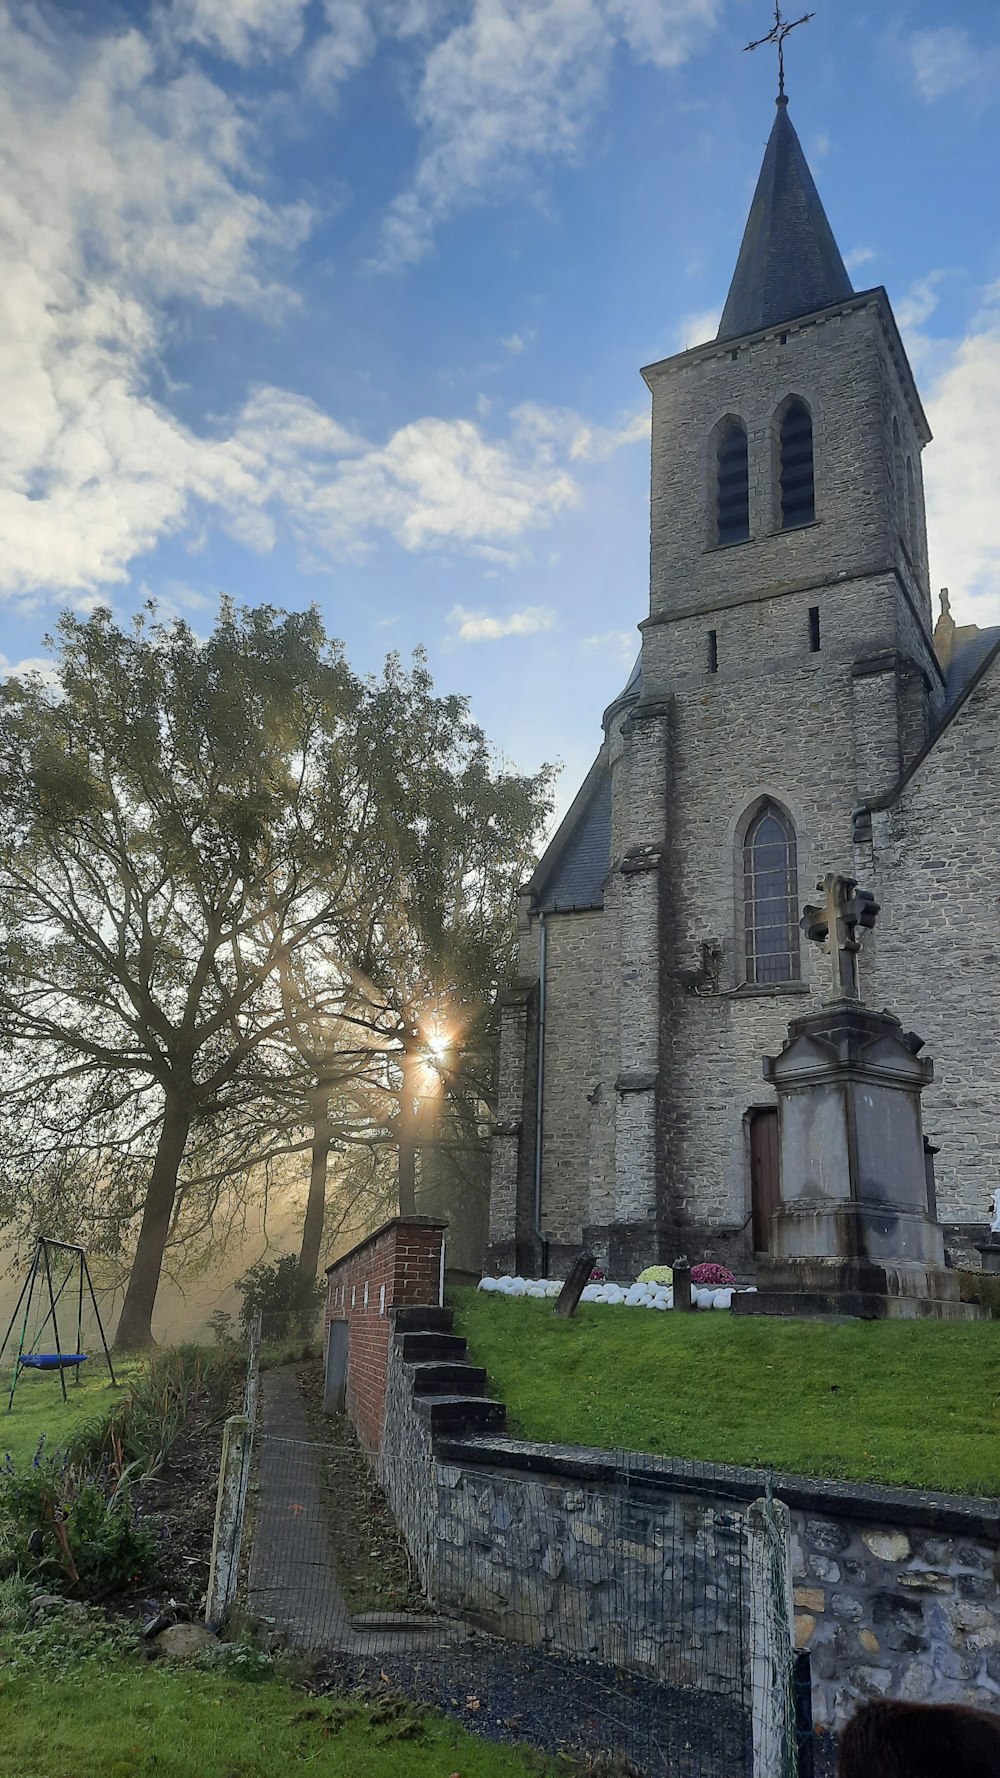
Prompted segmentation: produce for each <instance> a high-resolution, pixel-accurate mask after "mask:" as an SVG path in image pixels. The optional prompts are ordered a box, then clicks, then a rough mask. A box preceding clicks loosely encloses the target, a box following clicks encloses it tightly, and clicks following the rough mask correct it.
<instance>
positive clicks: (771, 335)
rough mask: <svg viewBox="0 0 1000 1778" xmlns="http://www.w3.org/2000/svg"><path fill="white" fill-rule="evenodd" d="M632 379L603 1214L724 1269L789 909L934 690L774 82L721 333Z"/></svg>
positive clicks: (897, 515)
mask: <svg viewBox="0 0 1000 1778" xmlns="http://www.w3.org/2000/svg"><path fill="white" fill-rule="evenodd" d="M642 374H643V377H644V378H645V381H646V383H647V385H648V387H649V389H650V391H651V394H652V399H653V421H652V490H651V525H650V543H651V547H650V605H649V615H648V617H647V618H646V619H645V620H644V622H643V623H642V624H641V626H640V628H641V630H642V672H641V690H640V692H639V695H638V698H637V699H634V700H633V701H632V702H631V703H630V704H629V705H628V706H627V707H626V708H623V710H622V712H621V714H620V717H619V718H618V719H617V724H616V727H615V730H614V732H613V733H612V735H611V759H612V775H613V785H614V793H613V795H614V809H615V818H614V821H613V826H612V836H613V838H612V860H611V871H612V875H611V880H610V881H611V883H613V888H609V890H608V892H607V898H606V905H614V904H615V903H616V904H617V931H618V935H619V943H620V981H621V994H620V1045H619V1064H620V1068H619V1076H618V1080H617V1083H616V1087H617V1096H616V1126H617V1127H616V1145H615V1146H616V1162H615V1172H616V1184H615V1210H614V1214H615V1218H616V1222H617V1223H618V1225H619V1226H620V1230H621V1233H620V1237H619V1241H618V1246H619V1250H620V1252H621V1253H622V1254H623V1256H624V1255H626V1254H627V1255H629V1256H632V1255H634V1256H635V1257H640V1256H641V1255H642V1253H643V1252H644V1251H648V1252H650V1253H651V1254H655V1256H656V1257H660V1255H661V1252H662V1250H663V1248H664V1245H666V1246H668V1247H669V1246H673V1247H675V1248H676V1249H677V1250H678V1251H679V1250H681V1248H683V1247H684V1246H685V1245H686V1244H690V1245H692V1246H695V1245H699V1244H700V1245H702V1246H704V1245H705V1244H706V1242H707V1243H709V1244H710V1245H711V1247H712V1250H713V1251H717V1252H719V1254H720V1257H721V1254H722V1252H724V1251H726V1250H727V1247H728V1249H729V1250H731V1252H732V1255H733V1257H734V1258H740V1257H744V1258H745V1257H746V1253H747V1249H748V1247H749V1246H750V1243H751V1234H750V1231H751V1229H752V1227H753V1220H752V1219H753V1215H754V1212H755V1197H754V1193H755V1190H756V1186H755V1184H754V1180H753V1177H752V1175H753V1164H754V1163H753V1143H752V1142H751V1135H750V1131H751V1123H752V1120H753V1119H754V1117H757V1118H758V1133H757V1137H755V1138H754V1141H756V1143H757V1148H758V1149H759V1150H760V1152H764V1151H765V1150H766V1149H767V1142H766V1140H764V1141H762V1139H760V1128H761V1127H762V1126H760V1122H759V1120H760V1118H761V1117H763V1116H764V1114H765V1113H766V1114H768V1115H770V1114H771V1110H772V1108H773V1104H774V1100H773V1091H772V1089H771V1088H769V1087H766V1086H765V1085H764V1083H763V1081H762V1077H761V1065H760V1058H761V1056H762V1055H765V1054H768V1053H771V1051H772V1050H774V1049H777V1048H779V1047H780V1043H781V1041H782V1038H783V1036H784V1032H785V1030H786V1027H787V1023H788V1019H789V1016H790V1015H791V1013H792V1012H793V1011H798V1010H800V1009H801V1010H802V1011H805V1010H806V1009H807V1007H808V1005H809V1002H810V996H811V995H812V988H811V984H810V979H809V971H810V964H809V959H808V958H807V957H805V956H804V954H803V952H802V948H801V945H800V942H799V939H800V935H799V932H798V917H799V913H800V911H801V906H800V904H801V901H802V900H803V899H804V898H805V896H806V895H807V894H808V893H809V892H810V891H811V889H812V887H813V883H814V880H815V877H816V875H817V873H818V874H819V875H822V874H823V873H824V872H826V871H828V870H834V871H838V870H839V871H842V872H843V874H845V875H850V874H851V868H850V867H851V863H852V851H851V812H852V810H853V809H855V808H856V807H857V806H858V804H859V803H861V802H863V801H864V800H865V799H867V798H870V797H876V796H879V795H881V794H883V793H885V792H886V791H888V790H889V789H890V788H891V787H892V786H893V785H894V784H895V783H896V782H897V780H898V779H899V777H900V775H901V773H902V772H903V771H904V770H905V769H906V767H907V765H908V764H909V763H910V761H911V760H912V759H913V758H914V757H915V755H916V754H917V752H918V751H919V750H920V748H921V747H922V746H923V743H924V741H925V739H926V738H927V735H928V733H929V731H930V727H931V724H932V723H933V721H934V718H935V716H936V714H937V712H938V711H939V710H940V708H941V705H942V699H943V675H942V672H941V669H940V667H939V665H938V661H937V657H936V655H935V653H934V648H933V643H932V639H931V624H932V619H931V601H930V587H929V581H928V567H927V547H926V532H925V522H924V506H923V482H922V476H921V468H920V456H921V452H922V450H923V448H924V446H925V445H926V444H927V443H928V441H929V439H930V430H929V428H928V425H927V420H926V417H925V415H924V411H923V408H922V406H921V402H920V397H919V395H918V392H917V389H916V385H915V383H914V380H913V375H912V372H911V370H910V367H909V364H908V362H907V358H906V354H905V351H904V348H903V345H902V342H901V339H900V335H899V331H898V328H897V326H896V322H895V319H894V317H893V314H892V309H891V306H890V303H889V299H888V296H887V295H886V292H885V290H884V289H882V288H880V287H879V288H875V289H871V290H865V291H860V292H858V291H855V290H854V289H853V287H852V284H851V280H850V277H849V276H848V272H847V269H846V267H845V265H844V261H843V258H842V257H841V254H840V250H839V248H838V246H837V242H836V240H835V238H834V234H833V231H832V229H831V227H830V224H829V222H828V220H827V217H826V214H825V211H824V209H823V205H822V203H821V201H820V198H819V194H818V192H817V190H816V186H815V183H814V181H813V178H812V175H811V173H810V171H809V167H808V165H807V163H806V159H805V155H804V153H803V151H802V147H801V144H800V142H799V139H798V136H797V135H796V132H795V129H794V127H793V125H792V122H791V118H790V116H789V111H788V102H787V99H786V97H785V94H784V92H783V91H782V92H781V93H780V94H779V97H778V103H777V113H776V116H775V120H774V126H773V128H772V131H771V135H770V139H769V141H768V144H767V149H766V152H765V155H764V160H763V165H762V167H761V172H760V177H759V180H758V183H757V188H756V192H755V195H754V199H753V204H752V206H751V210H750V215H749V218H748V221H747V225H746V229H745V231H744V235H743V241H742V245H741V247H740V251H739V257H738V260H737V264H736V270H735V273H734V275H733V280H732V284H731V287H730V290H729V295H728V297H727V300H726V304H725V309H724V311H723V315H722V322H721V325H720V328H719V332H718V335H717V337H716V338H715V339H714V340H711V341H709V342H707V343H706V344H704V345H702V346H696V347H694V348H692V349H690V350H688V351H685V352H681V353H678V354H676V355H675V356H673V357H671V358H667V359H664V360H662V361H661V362H659V363H656V364H652V365H650V366H648V367H647V368H646V369H645V370H644V371H643V373H642ZM789 996H792V997H793V1002H794V997H800V999H799V1000H798V1001H797V1002H794V1003H793V1004H792V1005H790V1004H789V998H788V997H789ZM654 1007H655V1009H656V1011H655V1016H654ZM761 1189H764V1188H763V1187H762V1188H761ZM695 1207H697V1208H695ZM757 1226H758V1227H766V1226H767V1218H766V1217H758V1218H757ZM644 1230H647V1231H648V1239H647V1237H646V1235H645V1234H644V1232H643V1231H644ZM664 1230H666V1231H669V1233H668V1234H667V1235H666V1236H664V1233H663V1231H664ZM654 1231H657V1233H656V1236H655V1238H654ZM708 1231H711V1233H708Z"/></svg>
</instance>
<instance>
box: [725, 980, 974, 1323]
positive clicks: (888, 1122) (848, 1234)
mask: <svg viewBox="0 0 1000 1778" xmlns="http://www.w3.org/2000/svg"><path fill="white" fill-rule="evenodd" d="M922 1047H923V1045H922V1043H921V1040H920V1039H919V1038H918V1037H915V1036H914V1035H913V1034H912V1032H904V1031H903V1028H902V1025H901V1024H900V1022H899V1020H898V1019H896V1018H893V1016H892V1014H891V1013H886V1012H881V1013H876V1012H871V1011H869V1010H868V1008H867V1007H864V1006H862V1005H861V1004H860V1002H859V1001H857V1000H854V999H843V1000H836V1001H834V1002H832V1004H830V1005H829V1006H824V1007H823V1008H821V1010H820V1011H818V1012H813V1013H807V1014H806V1015H805V1017H803V1018H801V1019H795V1020H793V1022H792V1024H791V1025H790V1026H789V1028H788V1040H787V1042H786V1043H785V1044H784V1046H783V1048H782V1051H781V1054H780V1055H779V1056H774V1057H770V1056H769V1057H766V1058H765V1060H764V1077H765V1079H766V1080H769V1081H771V1082H772V1083H773V1085H774V1087H775V1088H776V1090H777V1094H778V1116H779V1129H780V1145H781V1204H780V1205H779V1207H778V1209H777V1210H776V1211H775V1214H774V1218H773V1221H772V1225H771V1253H770V1256H769V1257H768V1259H766V1260H762V1261H761V1263H760V1265H759V1267H758V1273H757V1292H756V1294H754V1295H745V1294H741V1295H737V1296H735V1297H734V1298H733V1309H734V1311H735V1312H736V1313H737V1314H743V1315H843V1316H852V1317H863V1318H865V1319H869V1320H875V1319H878V1318H882V1317H891V1318H898V1319H917V1318H918V1317H925V1316H935V1317H938V1318H940V1319H943V1320H968V1319H971V1318H973V1317H975V1315H976V1314H977V1312H978V1311H977V1309H976V1306H975V1305H973V1304H969V1303H963V1302H961V1301H960V1300H959V1280H958V1276H957V1274H956V1273H954V1272H950V1271H948V1270H946V1268H945V1263H944V1240H943V1236H942V1232H941V1229H940V1228H939V1226H938V1224H937V1223H936V1222H935V1221H934V1220H933V1218H932V1216H931V1215H930V1212H929V1207H928V1201H927V1171H926V1165H925V1160H924V1140H923V1129H922V1125H921V1118H920V1094H921V1092H922V1091H923V1088H924V1087H925V1086H926V1085H927V1083H928V1081H929V1080H931V1078H932V1076H933V1064H932V1063H931V1062H929V1061H922V1060H921V1059H920V1056H919V1053H918V1052H919V1051H920V1049H921V1048H922Z"/></svg>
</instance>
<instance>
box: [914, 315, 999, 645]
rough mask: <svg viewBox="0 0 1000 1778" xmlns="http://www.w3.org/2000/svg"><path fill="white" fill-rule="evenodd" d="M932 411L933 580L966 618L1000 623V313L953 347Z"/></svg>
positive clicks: (927, 462)
mask: <svg viewBox="0 0 1000 1778" xmlns="http://www.w3.org/2000/svg"><path fill="white" fill-rule="evenodd" d="M927 414H928V418H929V420H930V423H931V428H932V430H933V432H934V443H933V444H932V445H931V446H930V447H929V449H928V450H927V452H926V454H925V457H924V475H925V485H926V499H927V525H928V533H929V541H930V551H931V562H932V567H933V571H934V574H935V578H936V579H937V580H939V581H941V582H944V583H945V584H947V585H948V586H949V587H950V588H951V591H952V594H953V600H954V604H955V610H956V616H957V617H958V618H959V621H960V622H961V621H966V622H968V621H970V620H971V621H973V622H975V623H980V624H989V623H994V624H995V623H1000V531H998V529H997V522H996V511H997V492H996V466H997V463H998V462H1000V311H998V310H997V309H993V310H992V311H990V310H989V309H988V310H987V311H986V312H984V314H983V315H982V316H980V317H979V318H978V319H977V321H976V323H975V324H974V326H973V328H972V329H971V330H970V332H969V333H968V334H967V336H966V337H965V338H964V339H963V340H961V341H960V343H959V344H958V345H957V347H955V348H954V350H953V352H952V353H951V354H950V356H949V359H948V362H947V363H946V364H945V365H944V367H943V368H942V370H941V371H940V373H939V375H938V376H937V378H936V380H935V382H934V383H933V385H932V387H931V389H930V391H929V394H928V399H927Z"/></svg>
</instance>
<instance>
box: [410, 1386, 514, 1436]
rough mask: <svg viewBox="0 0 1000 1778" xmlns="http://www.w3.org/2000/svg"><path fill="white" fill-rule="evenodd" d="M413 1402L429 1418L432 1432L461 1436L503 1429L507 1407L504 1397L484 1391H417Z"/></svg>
mask: <svg viewBox="0 0 1000 1778" xmlns="http://www.w3.org/2000/svg"><path fill="white" fill-rule="evenodd" d="M413 1405H414V1407H415V1408H416V1410H417V1413H418V1414H420V1415H421V1416H422V1417H423V1419H425V1420H429V1421H430V1427H431V1435H432V1437H433V1436H447V1437H449V1438H459V1437H461V1436H462V1434H463V1433H468V1434H472V1435H473V1436H475V1435H477V1434H480V1433H485V1432H503V1430H504V1428H505V1426H506V1424H507V1409H506V1408H505V1407H504V1404H503V1402H502V1401H490V1400H489V1399H488V1398H487V1397H484V1396H482V1395H417V1396H415V1397H414V1400H413Z"/></svg>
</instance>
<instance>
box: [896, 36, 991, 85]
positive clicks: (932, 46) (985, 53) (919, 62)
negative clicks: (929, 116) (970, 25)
mask: <svg viewBox="0 0 1000 1778" xmlns="http://www.w3.org/2000/svg"><path fill="white" fill-rule="evenodd" d="M907 47H908V50H909V56H910V64H911V67H912V70H913V79H914V83H915V85H916V89H917V92H918V93H919V94H920V97H921V98H922V99H926V100H928V101H929V102H930V101H933V100H934V99H942V98H945V97H946V96H947V95H948V94H950V93H957V92H964V93H966V95H967V96H969V97H972V98H974V99H975V100H976V101H977V102H978V103H988V102H989V101H991V100H994V99H995V98H996V96H997V91H998V89H1000V44H984V43H976V42H974V41H973V39H972V37H971V36H970V34H969V32H968V31H966V30H964V29H963V28H962V27H961V26H959V25H938V26H936V27H934V28H933V29H931V30H928V31H915V32H914V34H913V36H912V37H911V38H910V39H909V43H908V46H907Z"/></svg>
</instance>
